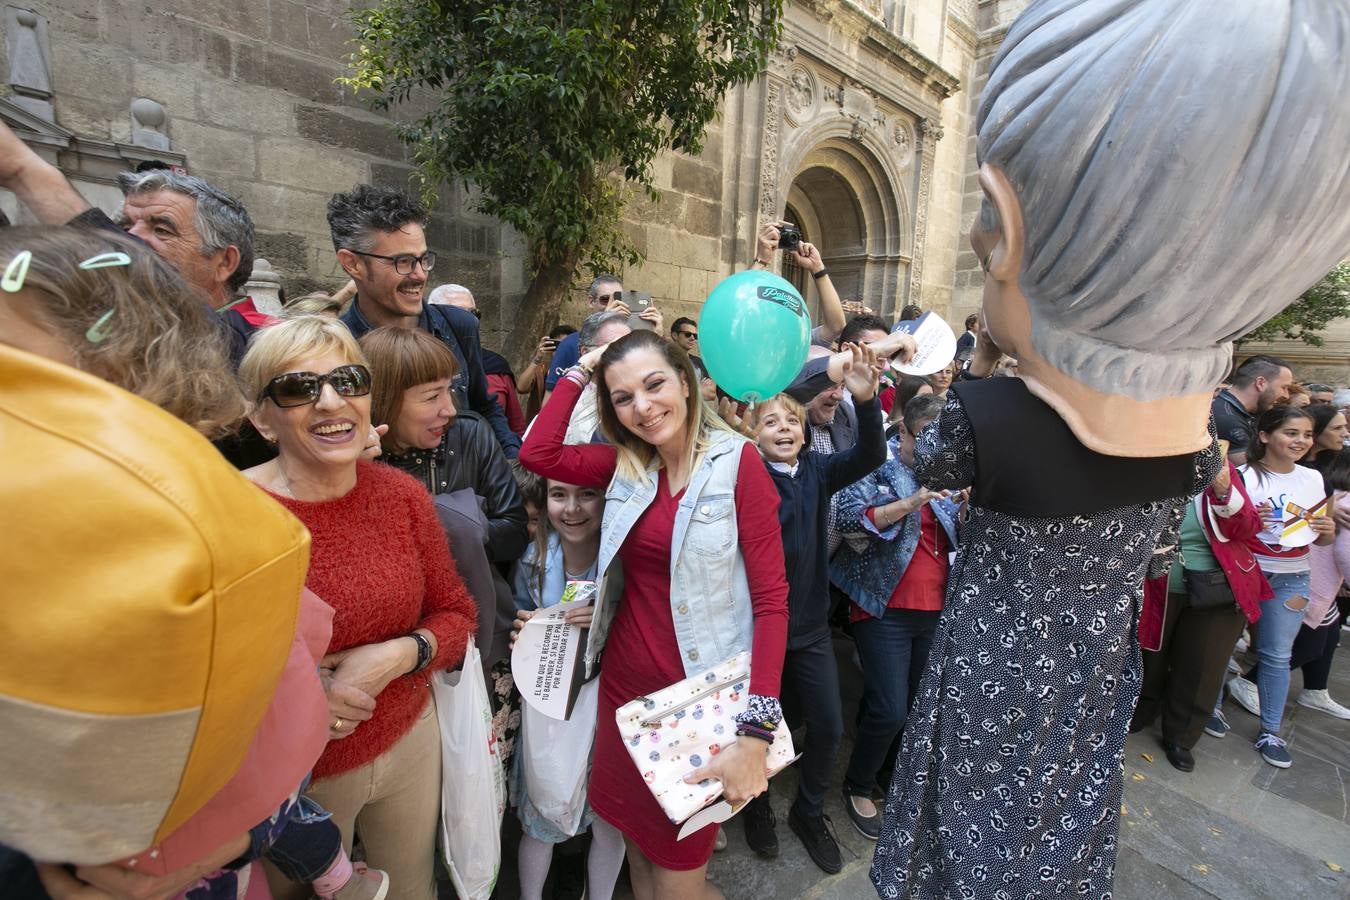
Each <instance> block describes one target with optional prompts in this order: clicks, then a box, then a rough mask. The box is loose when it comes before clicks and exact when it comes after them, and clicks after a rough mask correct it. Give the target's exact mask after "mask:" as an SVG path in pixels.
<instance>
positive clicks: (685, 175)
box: [670, 157, 722, 201]
mask: <svg viewBox="0 0 1350 900" xmlns="http://www.w3.org/2000/svg"><path fill="white" fill-rule="evenodd" d="M670 183H671V186H672V187H673V188H674V189H675V190H677V191H680V192H681V193H685V194H694V195H695V196H698V197H703V198H705V199H708V200H718V201H720V200H721V199H722V173H721V172H719V171H718V170H717V169H714V168H713V167H712V166H705V165H701V164H699V163H696V162H694V161H693V160H690V159H687V158H681V157H676V159H675V163H674V166H673V167H672V170H671V179H670Z"/></svg>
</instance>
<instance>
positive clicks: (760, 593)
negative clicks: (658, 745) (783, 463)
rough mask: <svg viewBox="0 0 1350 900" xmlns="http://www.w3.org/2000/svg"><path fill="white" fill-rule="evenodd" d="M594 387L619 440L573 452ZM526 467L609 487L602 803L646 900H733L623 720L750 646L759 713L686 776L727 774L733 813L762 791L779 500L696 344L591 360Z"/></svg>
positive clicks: (531, 442) (529, 444) (662, 343)
mask: <svg viewBox="0 0 1350 900" xmlns="http://www.w3.org/2000/svg"><path fill="white" fill-rule="evenodd" d="M592 377H594V378H595V379H596V382H597V387H598V392H597V399H598V402H599V408H600V427H601V431H602V432H603V434H604V436H605V438H606V439H607V440H608V441H609V443H608V444H589V445H581V446H565V445H564V444H563V437H564V435H565V433H566V431H567V421H568V418H569V416H570V415H571V412H572V407H573V405H574V404H575V403H576V401H577V398H578V397H580V395H581V392H582V389H583V388H585V387H586V385H587V384H588V383H589V381H590V379H591V378H592ZM520 461H521V463H522V464H523V465H524V466H525V468H527V469H529V470H531V471H533V472H537V473H539V474H540V475H543V476H545V477H547V478H554V479H558V480H560V481H566V482H568V483H570V484H576V485H581V486H589V487H605V488H606V494H605V513H604V520H603V524H602V527H601V532H600V557H599V561H598V571H599V572H600V577H601V587H600V596H599V599H598V600H597V601H596V610H595V614H594V619H593V623H592V626H591V632H590V638H589V641H588V645H587V649H586V669H587V674H588V675H589V674H590V673H591V672H592V671H593V670H594V667H595V666H596V664H597V663H598V661H599V659H600V656H601V654H602V653H603V654H604V656H605V664H604V666H603V667H602V668H601V670H600V703H599V707H600V708H599V715H598V720H599V721H598V723H597V727H596V737H595V757H594V762H593V764H592V769H591V784H590V798H591V805H592V807H593V809H594V810H595V813H596V815H598V816H599V817H600V818H602V819H604V820H606V821H607V822H609V823H610V824H612V825H614V826H615V827H616V828H618V829H619V830H620V831H621V832H623V835H624V840H625V842H626V844H627V847H628V862H629V871H630V874H631V877H632V881H633V891H634V894H635V895H636V896H637V897H638V898H639V900H654V898H657V897H660V898H662V900H676V898H678V900H686V898H688V900H715V898H720V897H721V896H722V894H721V892H720V891H719V890H718V889H717V888H716V887H714V886H713V885H711V884H709V883H708V882H707V881H706V880H705V871H706V868H707V864H708V859H709V857H710V856H711V855H712V849H713V841H714V839H715V836H716V828H713V827H708V828H705V829H703V830H702V831H699V832H697V833H696V834H694V835H692V836H691V837H689V838H686V839H685V840H683V841H677V840H676V833H677V829H676V826H674V825H672V824H671V823H670V821H669V820H668V819H667V818H666V816H665V813H663V812H662V811H661V808H660V807H659V806H658V805H657V803H656V799H655V798H654V797H653V796H652V794H651V792H650V790H649V789H648V788H647V784H646V782H645V781H644V780H643V775H642V773H641V772H639V771H638V769H637V768H636V767H635V766H634V764H633V762H632V760H631V759H630V758H629V756H628V753H627V750H626V749H625V748H624V746H623V744H622V742H621V740H620V738H619V731H618V726H617V724H616V722H615V719H614V711H615V709H617V708H618V707H619V706H621V705H622V704H624V703H627V702H628V701H629V700H632V699H633V698H634V697H638V696H641V695H643V694H646V693H650V692H653V691H657V690H660V689H661V688H664V687H666V686H668V685H670V684H673V683H675V682H677V681H680V680H682V679H684V678H686V677H689V676H691V675H695V674H697V673H699V672H702V671H704V670H706V669H708V668H711V667H712V666H715V665H717V664H718V663H720V662H722V661H723V660H725V659H727V658H728V657H730V656H732V655H734V654H736V653H738V652H740V651H743V650H749V651H750V653H751V676H750V691H751V698H750V706H749V711H748V712H747V713H746V714H744V715H743V716H742V717H741V720H740V721H739V722H738V725H737V729H736V734H734V735H732V734H729V735H727V737H728V743H729V746H728V747H727V748H726V749H725V750H723V751H722V752H721V753H720V754H718V755H717V756H716V757H715V758H714V759H713V761H712V762H711V763H710V764H709V765H707V766H704V767H703V768H702V769H699V770H698V771H696V772H694V773H693V774H691V775H690V776H689V780H691V781H694V780H698V779H700V778H705V777H716V778H718V779H720V780H721V781H722V784H723V787H724V790H725V796H726V799H727V800H729V801H731V803H732V804H734V805H738V804H740V803H742V802H744V801H746V800H749V799H750V798H752V797H754V796H757V795H758V794H760V793H762V792H763V791H764V790H765V788H766V787H767V784H768V783H767V781H766V779H765V775H764V766H765V763H764V760H765V754H766V752H767V750H768V746H769V745H768V741H769V740H771V739H772V735H773V731H774V729H775V728H776V727H778V724H779V722H780V721H781V719H782V712H781V710H780V708H779V704H778V683H779V676H780V674H781V671H782V666H783V651H784V647H785V646H786V641H787V621H788V611H787V581H786V578H785V576H784V566H783V546H782V538H781V536H780V530H779V525H778V492H777V491H776V490H775V489H774V486H773V483H772V481H770V479H769V475H768V473H767V472H766V471H765V469H764V465H763V463H761V462H760V460H759V454H758V453H757V452H756V450H755V446H754V444H752V443H750V442H749V441H747V440H746V439H744V438H743V437H741V436H740V435H738V434H736V433H734V432H732V431H731V430H729V429H728V428H727V427H726V425H725V424H723V423H722V421H721V420H720V419H719V418H718V417H717V415H716V413H715V412H713V410H712V409H711V408H710V407H708V406H706V405H705V404H704V403H703V401H702V399H701V398H700V396H699V390H698V379H697V377H696V375H695V372H694V369H693V366H692V364H691V363H690V362H689V357H688V356H687V355H686V354H685V352H684V350H682V349H680V348H679V347H677V346H675V345H674V344H672V343H670V342H669V341H667V340H665V339H664V338H662V337H661V336H660V335H658V334H656V333H655V332H651V331H636V332H634V333H632V334H630V335H627V336H625V337H623V338H620V339H619V340H617V341H615V342H613V343H612V344H610V345H608V346H607V347H605V348H602V349H601V350H596V351H592V352H591V353H588V354H587V355H586V356H584V357H582V359H581V362H580V365H578V366H577V367H575V368H573V369H570V370H569V371H568V372H567V373H566V375H564V376H563V377H562V378H561V379H560V380H559V382H558V386H557V388H556V389H555V390H554V392H553V394H552V396H551V397H550V398H549V401H548V403H546V404H545V406H544V408H543V410H542V411H541V412H540V413H539V418H538V419H537V420H536V422H535V424H534V427H533V428H532V429H531V431H530V434H529V437H527V438H526V440H525V444H524V446H523V447H522V449H521V455H520Z"/></svg>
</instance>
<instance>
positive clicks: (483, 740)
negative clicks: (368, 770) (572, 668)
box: [431, 637, 506, 900]
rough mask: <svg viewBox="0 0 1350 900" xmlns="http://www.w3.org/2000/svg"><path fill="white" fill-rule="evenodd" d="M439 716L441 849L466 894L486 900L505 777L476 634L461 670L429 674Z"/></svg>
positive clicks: (495, 863) (498, 853)
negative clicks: (475, 639)
mask: <svg viewBox="0 0 1350 900" xmlns="http://www.w3.org/2000/svg"><path fill="white" fill-rule="evenodd" d="M431 691H432V694H433V696H434V697H435V698H436V714H437V716H438V717H439V718H440V720H441V849H442V852H443V853H444V855H445V866H446V868H447V869H448V870H449V871H450V881H451V882H452V883H453V884H454V886H455V890H456V891H457V892H458V893H459V896H460V897H461V898H462V900H488V898H489V897H490V896H491V895H492V889H493V887H494V886H495V885H496V883H497V871H498V869H500V867H501V860H502V839H501V828H502V813H503V812H504V811H505V810H506V778H505V774H504V772H503V770H502V762H501V759H500V758H499V757H498V756H497V742H496V736H495V735H494V733H493V730H492V706H491V704H490V703H489V701H488V693H487V685H486V683H485V682H484V681H483V665H482V661H481V659H480V658H479V654H478V648H477V647H475V646H474V643H473V638H472V637H470V638H469V641H468V649H467V650H465V652H464V665H462V666H461V667H460V670H459V671H458V672H436V673H434V674H433V675H432V676H431Z"/></svg>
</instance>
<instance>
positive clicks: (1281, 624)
mask: <svg viewBox="0 0 1350 900" xmlns="http://www.w3.org/2000/svg"><path fill="white" fill-rule="evenodd" d="M1266 580H1267V581H1269V582H1270V587H1271V589H1272V590H1273V591H1275V596H1274V598H1272V599H1270V600H1262V601H1261V619H1260V621H1258V622H1257V623H1256V656H1257V658H1258V659H1260V661H1261V665H1260V667H1259V669H1258V672H1257V677H1256V688H1257V693H1258V694H1259V695H1260V697H1261V730H1262V731H1265V732H1269V733H1270V734H1279V733H1280V723H1281V721H1282V720H1283V719H1284V701H1285V700H1286V699H1288V697H1289V659H1290V655H1291V653H1292V651H1293V648H1294V638H1296V637H1297V636H1298V629H1299V626H1300V625H1302V624H1303V610H1304V608H1305V607H1306V606H1307V605H1308V599H1307V598H1308V573H1307V572H1267V573H1266ZM1299 598H1302V602H1301V603H1299V602H1298V599H1299ZM1291 602H1294V603H1297V606H1296V607H1295V608H1290V605H1289V604H1290V603H1291Z"/></svg>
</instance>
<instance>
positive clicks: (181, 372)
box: [0, 227, 244, 438]
mask: <svg viewBox="0 0 1350 900" xmlns="http://www.w3.org/2000/svg"><path fill="white" fill-rule="evenodd" d="M24 251H28V252H29V253H30V254H31V260H30V262H29V263H28V271H27V275H26V277H25V278H24V280H23V288H22V289H23V291H24V295H25V296H24V299H25V300H28V301H30V303H29V305H28V308H27V309H26V310H23V311H22V312H23V314H24V315H26V316H28V317H29V318H30V319H31V320H33V321H34V322H35V323H36V324H38V325H40V326H42V327H43V328H45V329H46V330H47V331H48V332H50V333H51V334H53V335H56V336H58V337H59V338H60V339H61V340H62V342H63V343H64V344H65V345H66V346H67V347H68V348H69V350H70V352H71V355H72V357H73V358H74V361H75V366H76V367H77V368H79V369H81V370H83V371H85V372H88V373H90V374H91V375H97V376H98V377H99V378H102V379H104V380H105V381H108V382H111V383H112V384H115V385H117V386H118V387H120V388H122V389H124V390H126V391H129V392H131V393H133V394H135V395H137V396H138V397H140V398H142V399H143V400H147V401H149V402H150V403H153V404H155V405H156V406H158V407H160V408H161V409H163V410H164V411H165V412H167V413H169V414H170V415H173V416H175V417H177V418H178V419H181V420H182V421H183V422H185V423H187V424H188V425H190V426H191V427H193V428H195V429H196V430H197V431H199V432H200V433H202V434H203V435H205V436H206V437H208V438H211V437H218V436H220V435H222V434H224V433H226V432H228V431H230V430H231V429H232V428H233V427H234V426H235V425H236V424H238V422H239V421H240V419H242V418H243V416H244V398H243V396H242V395H241V394H240V393H239V385H238V383H237V382H236V381H235V378H234V371H233V368H232V366H231V364H230V355H229V349H228V345H227V344H226V328H227V327H228V326H226V325H224V323H222V322H221V321H220V320H219V319H218V318H217V317H216V316H215V314H214V313H212V312H211V310H210V308H209V305H208V304H207V301H206V297H205V295H203V294H201V293H200V292H199V291H198V290H197V289H196V288H193V287H192V286H190V285H189V284H188V283H187V282H186V281H184V280H183V278H182V277H181V276H180V275H179V274H178V272H176V271H175V270H174V268H173V267H172V266H170V265H169V264H168V263H166V262H164V261H163V260H161V259H160V258H159V257H158V256H156V255H155V254H154V253H152V252H151V251H150V250H148V249H147V248H146V247H145V245H144V244H141V243H140V242H138V241H134V240H132V239H130V238H128V237H126V236H124V235H122V234H120V233H117V232H114V231H104V230H98V231H94V230H89V229H80V228H45V227H44V228H33V227H21V228H4V229H0V270H3V269H4V268H5V267H7V266H8V265H9V264H10V262H11V261H13V260H14V259H15V257H17V256H19V255H20V254H22V253H23V252H24ZM119 253H120V254H125V255H126V258H127V260H128V263H127V264H126V265H122V264H119V263H118V262H117V261H116V258H114V257H112V256H111V254H119ZM100 256H105V257H108V260H109V261H111V262H113V264H109V265H105V266H101V267H96V268H84V267H83V266H82V265H81V264H82V263H86V262H88V261H91V260H93V259H95V258H96V257H100Z"/></svg>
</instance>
